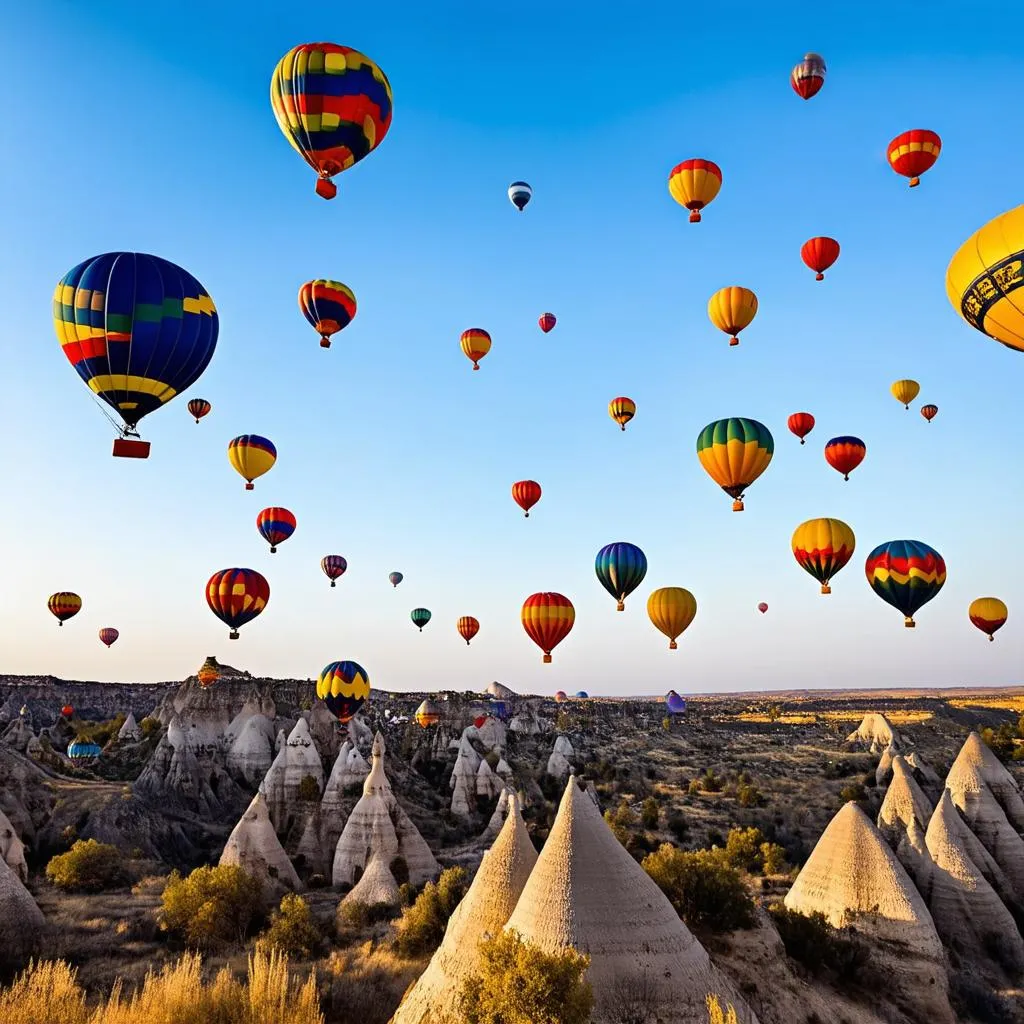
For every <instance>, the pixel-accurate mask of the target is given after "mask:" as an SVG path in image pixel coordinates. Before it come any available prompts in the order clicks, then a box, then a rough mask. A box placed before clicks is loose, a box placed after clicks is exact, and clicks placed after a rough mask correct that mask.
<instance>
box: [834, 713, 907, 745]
mask: <svg viewBox="0 0 1024 1024" xmlns="http://www.w3.org/2000/svg"><path fill="white" fill-rule="evenodd" d="M846 742H847V743H858V744H862V745H864V746H867V747H868V748H869V749H870V750H871V753H872V754H880V753H881V752H882V751H883V750H885V748H886V747H888V746H890V745H893V746H895V747H896V749H897V750H899V749H901V744H900V738H899V734H898V733H897V732H896V731H895V730H894V729H893V727H892V726H891V725H890V724H889V721H888V719H887V718H886V717H885V715H880V714H878V713H877V712H874V711H869V712H868V713H867V714H866V715H865V716H864V720H863V721H862V722H861V723H860V725H858V726H857V728H856V730H855V731H854V732H851V733H850V735H849V736H847V737H846Z"/></svg>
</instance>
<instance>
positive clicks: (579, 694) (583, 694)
mask: <svg viewBox="0 0 1024 1024" xmlns="http://www.w3.org/2000/svg"><path fill="white" fill-rule="evenodd" d="M573 696H574V697H575V698H577V700H586V699H587V698H588V697H589V696H590V694H589V693H587V691H586V690H577V691H576V692H575V693H574V694H573Z"/></svg>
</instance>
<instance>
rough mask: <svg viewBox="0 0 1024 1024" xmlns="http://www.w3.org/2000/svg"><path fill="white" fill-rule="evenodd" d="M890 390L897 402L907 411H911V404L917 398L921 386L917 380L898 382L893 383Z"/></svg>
mask: <svg viewBox="0 0 1024 1024" xmlns="http://www.w3.org/2000/svg"><path fill="white" fill-rule="evenodd" d="M889 390H890V391H891V392H892V397H893V398H895V399H896V401H897V402H900V403H901V404H902V405H903V407H904V408H905V409H909V408H910V403H911V402H912V401H913V400H914V399H915V398H917V396H918V393H919V392H920V390H921V385H920V384H918V383H917V381H916V380H897V381H893V383H892V386H891V387H890V388H889Z"/></svg>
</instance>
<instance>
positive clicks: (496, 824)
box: [480, 788, 518, 843]
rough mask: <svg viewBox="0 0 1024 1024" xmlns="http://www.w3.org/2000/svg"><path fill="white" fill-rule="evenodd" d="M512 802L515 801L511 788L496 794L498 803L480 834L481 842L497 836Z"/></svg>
mask: <svg viewBox="0 0 1024 1024" xmlns="http://www.w3.org/2000/svg"><path fill="white" fill-rule="evenodd" d="M513 803H516V801H515V800H514V799H513V793H512V790H510V789H507V788H506V789H503V790H502V791H501V793H499V794H498V803H497V804H496V805H495V808H494V812H493V813H492V814H491V818H490V821H488V822H487V828H485V829H484V830H483V832H482V833H481V835H480V841H481V842H485V843H489V842H493V841H494V840H495V839H497V838H498V835H499V833H500V832H501V828H502V826H503V825H504V824H505V820H506V819H507V818H508V816H509V812H510V810H511V808H512V804H513ZM517 806H518V804H517Z"/></svg>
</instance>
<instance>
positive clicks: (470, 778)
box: [448, 737, 485, 818]
mask: <svg viewBox="0 0 1024 1024" xmlns="http://www.w3.org/2000/svg"><path fill="white" fill-rule="evenodd" d="M463 740H464V741H465V742H468V741H466V739H465V737H463ZM478 763H479V764H484V763H485V762H484V761H482V760H481V761H479V762H478ZM448 785H449V787H450V788H451V791H452V805H451V806H452V814H455V815H457V816H458V817H460V818H470V817H472V815H473V808H474V806H475V804H476V768H475V767H474V765H473V761H472V760H471V759H470V758H469V757H467V756H466V753H465V751H464V750H462V749H460V750H459V756H458V757H457V758H456V759H455V765H454V767H453V768H452V774H451V778H450V779H449V780H448Z"/></svg>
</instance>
